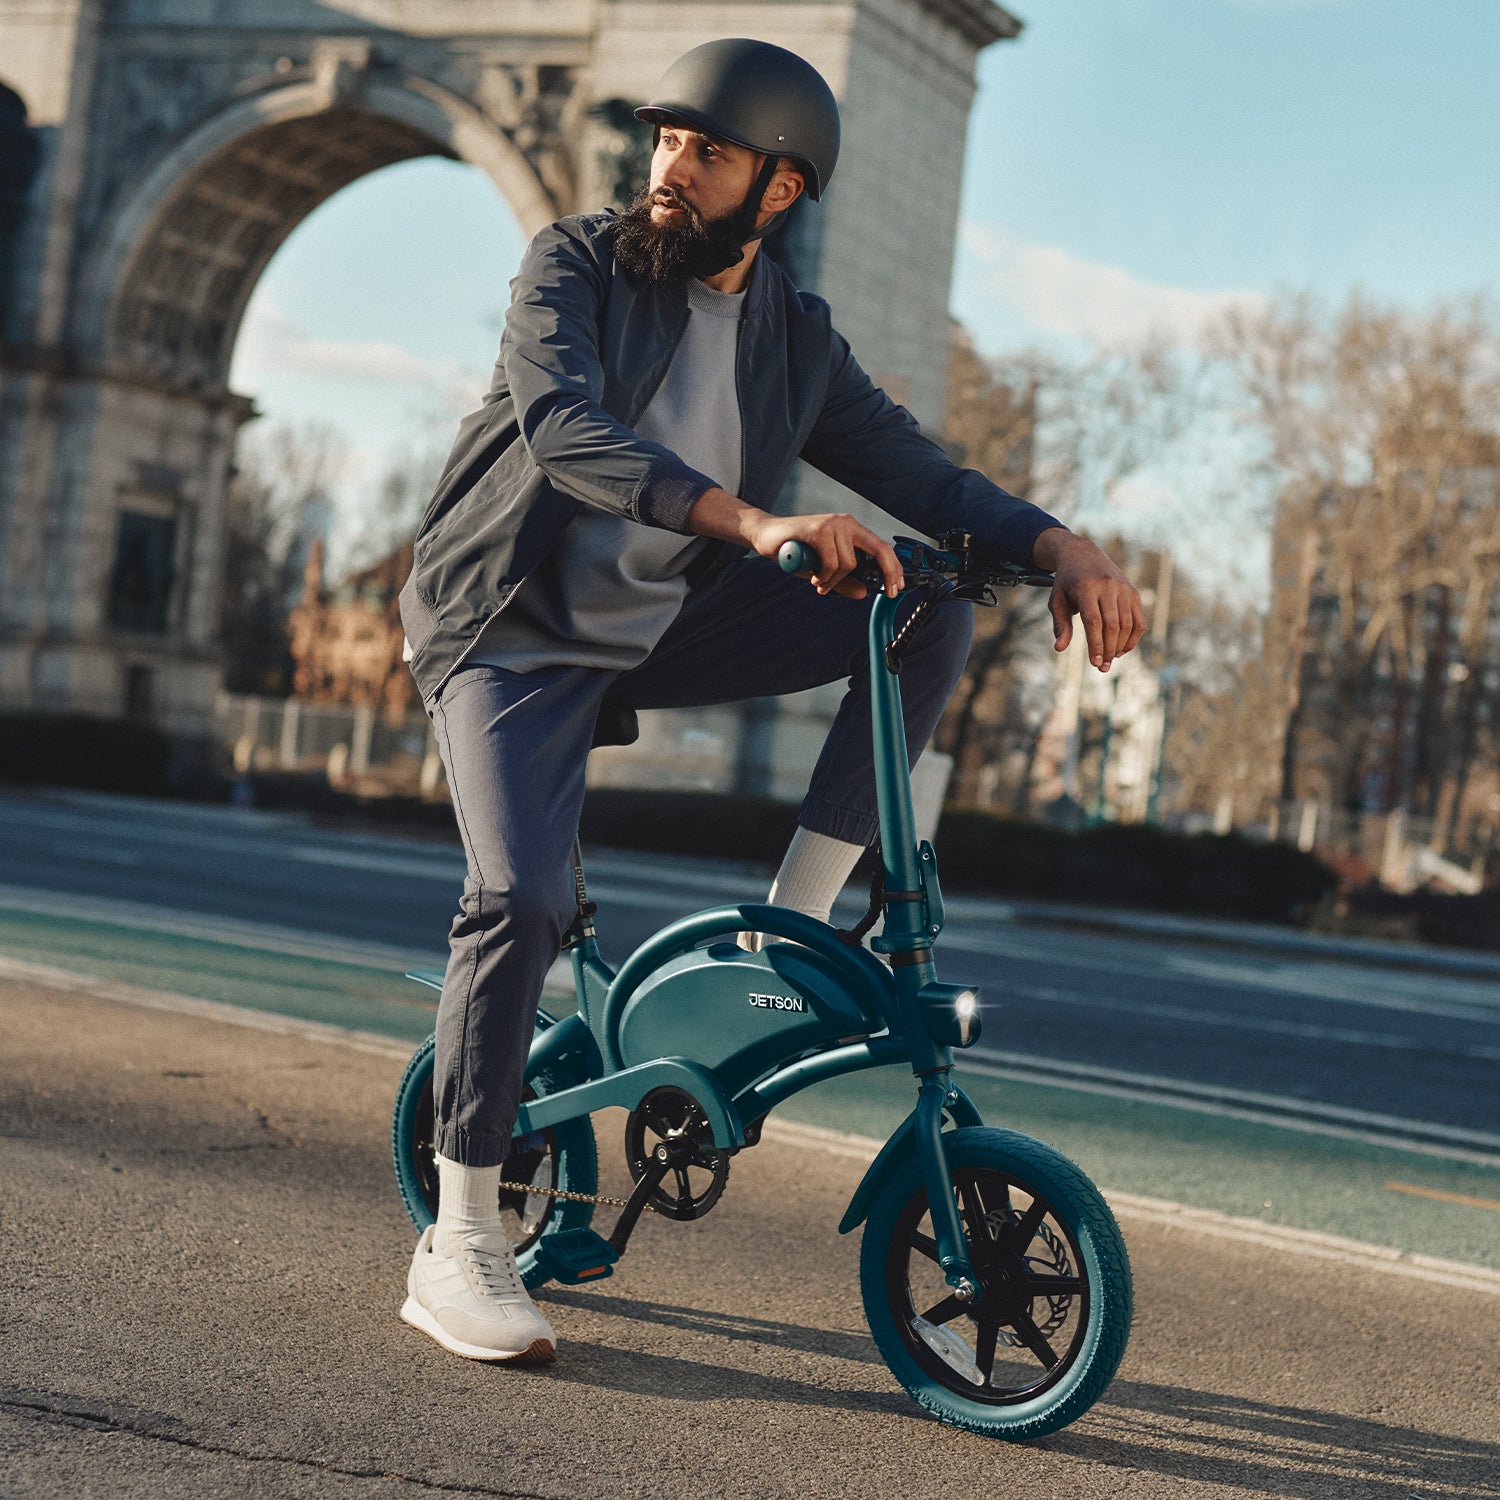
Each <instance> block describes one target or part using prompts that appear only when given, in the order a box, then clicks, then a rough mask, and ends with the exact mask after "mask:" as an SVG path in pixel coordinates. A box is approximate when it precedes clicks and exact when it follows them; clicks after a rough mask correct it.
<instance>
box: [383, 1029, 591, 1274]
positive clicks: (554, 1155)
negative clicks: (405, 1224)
mask: <svg viewBox="0 0 1500 1500" xmlns="http://www.w3.org/2000/svg"><path fill="white" fill-rule="evenodd" d="M552 1024H554V1023H553V1021H552V1018H551V1017H550V1016H547V1015H545V1014H542V1013H539V1014H538V1018H537V1027H538V1029H539V1030H540V1029H542V1028H544V1027H546V1026H550V1025H552ZM435 1045H436V1038H435V1037H428V1038H427V1040H426V1041H425V1042H423V1043H422V1045H421V1046H420V1047H418V1048H417V1050H416V1052H415V1053H413V1055H412V1059H411V1061H410V1062H409V1063H407V1065H406V1072H405V1073H404V1074H403V1075H402V1079H401V1083H400V1085H399V1086H398V1088H397V1090H396V1110H395V1114H394V1116H393V1118H392V1120H391V1154H392V1156H393V1157H394V1160H395V1167H396V1185H397V1187H399V1189H400V1191H401V1201H402V1203H403V1204H405V1206H406V1212H407V1214H408V1215H409V1216H410V1218H411V1221H412V1223H413V1224H415V1225H416V1226H417V1228H418V1230H422V1229H425V1228H426V1227H427V1226H428V1225H429V1224H431V1223H432V1222H433V1221H434V1220H435V1219H436V1218H437V1206H438V1174H437V1160H436V1156H437V1152H436V1148H435V1147H434V1145H433V1136H434V1133H435V1132H434V1129H433V1118H434V1115H433V1105H432V1057H433V1049H434V1046H435ZM567 1082H568V1080H567V1079H565V1078H561V1077H558V1076H555V1075H553V1074H551V1073H541V1074H538V1075H535V1076H533V1075H532V1074H530V1073H529V1072H528V1074H527V1080H526V1089H525V1093H524V1095H523V1097H524V1098H527V1099H534V1098H536V1096H537V1095H538V1094H546V1093H553V1092H556V1090H558V1089H560V1088H564V1087H566V1086H567ZM528 1188H531V1189H544V1190H550V1191H533V1192H528V1191H525V1190H526V1189H528ZM557 1190H561V1191H562V1192H565V1193H580V1194H586V1195H589V1196H592V1195H593V1194H595V1193H597V1192H598V1191H599V1155H598V1149H597V1147H596V1146H595V1143H594V1127H593V1125H592V1123H591V1122H590V1121H589V1118H588V1117H587V1116H586V1115H585V1116H583V1117H581V1118H579V1119H576V1120H565V1121H564V1122H563V1123H562V1124H560V1125H554V1126H552V1127H551V1128H549V1129H547V1130H538V1131H533V1132H532V1134H530V1135H527V1136H517V1137H516V1138H515V1139H514V1140H513V1141H512V1142H511V1148H510V1155H509V1156H508V1157H507V1158H506V1161H505V1167H504V1170H503V1171H502V1172H501V1174H500V1218H501V1221H502V1223H503V1224H504V1226H505V1232H506V1235H507V1237H508V1238H509V1239H510V1242H511V1244H512V1245H513V1246H514V1247H515V1251H516V1265H517V1267H518V1269H519V1270H520V1272H521V1280H522V1281H524V1282H525V1283H526V1285H527V1286H528V1287H531V1288H536V1287H539V1286H541V1285H543V1284H544V1283H545V1282H546V1281H547V1280H548V1275H547V1272H546V1271H544V1270H543V1269H542V1267H541V1266H540V1265H539V1264H538V1261H537V1254H536V1242H537V1241H538V1240H539V1239H540V1238H541V1237H542V1235H544V1234H550V1233H552V1232H553V1231H555V1230H562V1229H586V1228H587V1227H588V1224H589V1221H590V1219H591V1218H592V1217H593V1213H594V1205H593V1204H592V1203H578V1202H574V1201H572V1200H570V1199H567V1198H556V1197H553V1196H551V1192H552V1191H557Z"/></svg>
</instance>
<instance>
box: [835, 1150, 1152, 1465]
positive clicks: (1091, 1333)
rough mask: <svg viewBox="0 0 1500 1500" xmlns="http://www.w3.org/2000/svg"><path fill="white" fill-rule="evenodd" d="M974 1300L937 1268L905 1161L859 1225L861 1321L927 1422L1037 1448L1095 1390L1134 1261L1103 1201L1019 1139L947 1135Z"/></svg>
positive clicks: (1123, 1313) (1117, 1350) (915, 1171)
mask: <svg viewBox="0 0 1500 1500" xmlns="http://www.w3.org/2000/svg"><path fill="white" fill-rule="evenodd" d="M943 1140H944V1145H945V1146H946V1148H947V1156H948V1167H949V1173H950V1176H951V1178H952V1181H953V1185H954V1188H955V1190H956V1192H957V1196H958V1203H959V1211H960V1217H961V1220H962V1222H963V1228H964V1237H965V1240H966V1242H967V1247H968V1253H969V1258H970V1261H971V1263H972V1265H973V1268H974V1272H975V1276H976V1279H977V1280H978V1282H979V1287H980V1290H979V1294H978V1295H977V1296H976V1297H974V1298H973V1299H972V1300H970V1301H968V1302H963V1301H960V1300H959V1299H958V1298H957V1297H956V1296H955V1295H954V1294H953V1288H952V1287H950V1286H949V1285H948V1284H947V1281H946V1278H945V1276H944V1273H943V1271H942V1270H941V1268H940V1267H939V1266H938V1263H937V1255H938V1251H937V1242H936V1240H935V1238H934V1236H933V1229H932V1217H931V1214H930V1213H929V1211H928V1205H927V1193H926V1190H925V1188H924V1187H923V1186H922V1180H921V1172H920V1168H919V1165H918V1162H917V1159H916V1156H915V1154H913V1155H912V1156H911V1157H909V1158H908V1160H907V1161H906V1162H905V1163H903V1165H902V1166H901V1167H900V1168H898V1169H897V1170H896V1171H895V1173H894V1174H893V1175H892V1178H891V1180H890V1181H888V1182H887V1183H886V1186H885V1190H884V1191H883V1192H882V1193H881V1195H880V1199H879V1202H878V1203H877V1204H876V1207H875V1208H874V1210H873V1211H872V1212H871V1214H870V1217H869V1221H868V1223H867V1224H866V1226H865V1232H864V1241H863V1243H862V1245H861V1247H860V1285H861V1290H862V1292H863V1295H864V1304H865V1315H866V1317H867V1318H868V1319H869V1322H870V1331H871V1332H872V1333H873V1334H874V1335H875V1342H876V1344H877V1345H878V1346H879V1348H880V1352H881V1354H882V1355H883V1356H884V1357H885V1361H886V1363H887V1364H888V1365H889V1366H890V1368H891V1372H892V1373H893V1374H894V1375H895V1376H896V1378H897V1379H898V1380H899V1381H900V1382H901V1384H902V1385H903V1386H905V1387H906V1389H907V1391H908V1392H909V1393H910V1394H911V1395H912V1396H913V1397H914V1398H915V1399H916V1400H917V1401H918V1402H919V1403H920V1404H921V1405H922V1406H924V1407H926V1408H927V1410H929V1411H930V1412H932V1413H933V1414H934V1415H935V1416H937V1417H939V1418H941V1419H942V1420H943V1421H945V1422H952V1423H954V1424H955V1425H956V1426H959V1427H965V1428H967V1429H968V1430H969V1431H971V1432H978V1433H982V1434H984V1435H986V1436H988V1437H998V1438H1006V1439H1010V1440H1021V1439H1025V1438H1033V1437H1041V1436H1042V1435H1044V1434H1045V1433H1049V1432H1055V1431H1057V1429H1058V1428H1060V1427H1065V1426H1067V1424H1068V1423H1069V1422H1072V1421H1075V1420H1076V1419H1077V1418H1078V1417H1080V1416H1081V1415H1082V1414H1083V1413H1084V1412H1086V1411H1087V1410H1088V1409H1089V1408H1090V1407H1091V1406H1092V1405H1093V1404H1094V1402H1095V1401H1096V1400H1098V1398H1099V1396H1100V1394H1101V1393H1102V1392H1103V1390H1104V1388H1105V1386H1107V1385H1108V1384H1109V1382H1110V1380H1111V1379H1112V1378H1113V1376H1114V1373H1115V1370H1116V1369H1117V1368H1118V1366H1119V1363H1120V1359H1121V1357H1122V1356H1123V1354H1124V1352H1125V1342H1126V1339H1127V1338H1128V1337H1129V1333H1130V1316H1131V1282H1130V1262H1129V1260H1128V1259H1127V1257H1126V1254H1125V1244H1124V1241H1123V1240H1122V1239H1121V1237H1120V1230H1119V1226H1118V1225H1117V1224H1116V1223H1115V1219H1114V1215H1113V1214H1112V1213H1111V1212H1110V1211H1109V1207H1108V1205H1107V1204H1106V1203H1105V1202H1104V1199H1103V1197H1102V1196H1101V1195H1100V1193H1099V1190H1098V1189H1097V1188H1096V1187H1095V1186H1094V1185H1093V1183H1091V1182H1090V1181H1089V1180H1088V1178H1087V1177H1085V1176H1084V1174H1083V1173H1082V1172H1081V1171H1080V1170H1079V1169H1078V1168H1077V1167H1076V1166H1074V1165H1073V1163H1072V1162H1070V1161H1069V1160H1068V1159H1067V1158H1066V1157H1065V1156H1063V1155H1061V1154H1060V1153H1059V1152H1057V1151H1054V1150H1053V1149H1052V1148H1051V1147H1050V1146H1045V1145H1043V1144H1042V1143H1041V1142H1040V1141H1035V1140H1032V1139H1031V1138H1030V1137H1029V1136H1024V1135H1017V1134H1016V1133H1015V1132H1013V1131H1009V1130H992V1129H985V1128H973V1129H966V1130H955V1131H951V1132H949V1133H948V1134H946V1135H945V1136H944V1137H943Z"/></svg>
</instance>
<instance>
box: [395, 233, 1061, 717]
mask: <svg viewBox="0 0 1500 1500" xmlns="http://www.w3.org/2000/svg"><path fill="white" fill-rule="evenodd" d="M613 218H614V215H613V214H609V213H604V214H591V215H587V216H581V217H574V218H567V219H561V220H559V221H558V222H557V223H556V224H553V225H551V226H550V227H549V228H547V229H544V230H543V231H542V232H541V233H540V234H539V235H537V237H536V238H535V239H534V240H533V241H532V242H531V245H530V247H529V248H528V249H527V251H526V255H525V258H524V259H523V260H522V262H521V269H520V271H519V273H518V274H517V276H516V279H515V280H514V281H513V282H512V283H511V305H510V311H509V312H508V313H507V315H506V319H505V333H504V336H503V338H502V339H501V342H500V356H499V358H498V360H497V361H496V363H495V374H494V379H493V381H492V383H491V385H490V389H489V393H488V394H487V395H486V396H485V398H484V404H483V405H482V406H481V407H480V408H479V410H478V411H476V412H473V413H471V414H470V415H469V416H467V417H465V418H464V420H463V422H462V424H461V425H460V427H459V432H458V439H457V441H456V442H455V443H454V446H453V451H452V453H451V454H450V455H449V457H448V462H447V465H446V467H445V468H444V470H443V474H442V478H441V479H440V480H439V482H438V487H437V491H436V493H435V494H434V495H433V497H432V500H431V502H430V503H429V505H428V506H427V509H426V511H425V512H424V514H423V516H422V519H421V522H420V524H419V525H418V528H417V535H416V542H415V546H414V556H413V564H412V572H411V577H410V578H409V579H408V581H407V584H406V587H405V588H404V589H403V590H402V592H401V619H402V624H403V625H404V627H405V629H406V636H407V639H408V640H409V641H410V643H411V648H412V663H411V666H412V672H413V674H414V675H415V677H416V679H417V685H418V687H419V689H420V690H421V692H422V695H423V697H424V698H429V697H431V696H432V694H433V693H435V692H436V691H437V689H438V688H439V687H440V686H441V685H442V683H443V682H444V681H445V680H446V679H447V677H448V675H449V674H450V673H451V672H452V671H453V670H454V668H455V667H456V666H457V665H458V664H459V662H460V661H461V660H462V658H463V655H464V653H465V652H466V651H467V650H468V649H469V647H470V646H472V645H473V643H474V641H475V640H476V639H477V638H478V635H479V632H480V631H481V630H482V629H483V628H484V626H485V624H486V622H487V621H488V620H489V619H490V618H491V616H493V615H494V614H495V612H496V611H497V610H500V609H502V608H504V606H505V603H506V601H507V600H508V599H509V598H510V596H511V594H512V592H513V591H514V590H515V588H516V586H517V585H518V584H519V583H520V582H521V581H522V580H523V579H524V578H525V577H526V576H527V575H528V574H529V573H531V572H532V571H533V570H534V569H535V568H536V567H537V565H538V564H539V563H540V562H541V561H542V559H543V558H544V557H546V555H547V553H548V552H549V551H550V550H551V548H552V547H553V546H554V545H555V544H556V542H557V540H558V538H559V537H560V536H561V535H562V533H563V530H564V528H565V527H566V526H567V525H568V523H569V521H571V520H572V519H573V517H574V516H575V515H577V514H578V513H579V510H580V508H581V507H582V506H585V505H595V506H598V507H599V508H600V509H602V510H608V511H613V512H615V513H616V514H619V515H625V516H628V517H630V518H631V519H632V520H634V521H639V522H641V523H642V524H644V525H647V526H661V527H664V528H666V529H667V530H669V531H676V532H682V533H687V532H688V530H689V528H688V524H687V516H688V512H689V511H690V510H691V509H692V507H693V504H694V502H695V501H696V500H697V499H698V497H699V496H700V495H702V494H703V493H704V491H705V490H708V489H710V488H712V487H713V485H714V484H715V481H714V480H713V479H712V478H710V477H709V476H708V475H706V474H701V473H699V472H698V471H697V470H696V469H693V468H691V467H689V466H688V465H687V464H685V463H684V462H683V461H682V460H681V459H680V458H678V457H677V456H676V454H674V453H672V452H670V451H669V450H668V449H666V448H664V447H662V446H661V445H660V444H658V443H652V442H648V441H646V440H645V439H644V438H641V437H638V436H637V435H636V434H635V432H634V431H633V430H632V428H633V424H634V423H635V422H636V420H637V419H638V418H639V417H640V414H641V413H642V412H643V411H644V410H645V409H646V406H647V403H648V402H649V401H650V400H651V397H652V396H653V395H654V394H655V391H656V388H657V386H658V385H660V383H661V380H662V377H663V376H664V375H665V374H666V372H667V367H668V366H669V365H670V364H671V362H672V356H673V354H674V353H675V351H676V348H677V343H678V340H679V339H680V338H681V337H682V333H683V330H684V329H685V328H686V326H687V320H688V304H687V297H686V294H685V293H684V291H683V290H682V289H681V288H679V287H674V286H666V287H663V286H656V285H654V284H651V283H642V282H639V281H637V280H635V278H633V277H631V276H630V275H629V274H628V273H626V272H625V271H624V270H623V269H622V268H621V267H620V266H619V264H618V263H617V262H616V260H615V258H614V253H613V249H612V232H611V222H612V220H613ZM747 294H748V295H747V298H746V306H745V313H744V322H743V324H742V325H741V330H740V339H739V352H738V357H737V370H736V376H737V383H738V390H739V397H740V412H741V416H742V419H743V420H742V430H743V432H744V434H745V439H744V462H743V464H742V467H741V475H742V478H741V483H740V498H741V499H743V500H745V501H747V502H748V503H749V504H751V505H755V506H758V507H760V508H761V509H763V510H772V509H774V508H775V505H776V500H777V497H778V496H779V495H780V494H781V491H782V487H783V486H784V485H785V483H786V481H787V477H788V475H789V474H790V473H791V469H792V465H793V463H794V462H795V461H796V460H797V458H798V457H801V458H805V459H806V460H807V461H808V462H809V463H811V464H812V465H814V466H815V467H816V468H819V469H821V470H822V471H823V472H824V473H825V474H828V475H830V476H832V477H833V478H834V479H836V480H838V481H839V483H841V484H844V485H847V486H848V487H849V488H850V489H851V490H854V491H855V492H856V493H857V494H860V495H863V496H864V497H865V498H866V499H867V500H870V501H872V502H873V503H874V504H876V505H878V506H879V507H880V508H881V509H882V510H884V511H886V512H888V513H889V514H890V515H892V516H894V517H895V518H896V519H897V520H898V521H900V522H902V523H903V525H905V526H906V527H908V528H910V529H912V530H915V531H918V532H923V533H926V534H927V535H929V536H936V535H937V534H939V533H940V532H943V531H951V530H957V529H962V530H965V531H970V532H973V533H974V535H975V536H977V537H979V538H981V539H982V540H984V541H987V542H990V543H993V544H994V545H996V546H998V547H1000V548H1001V549H1002V550H1003V551H1004V553H1005V555H1006V556H1008V557H1010V558H1012V559H1014V560H1015V561H1017V562H1030V561H1031V548H1032V544H1033V542H1035V540H1036V538H1037V536H1038V535H1039V534H1040V533H1041V532H1042V531H1044V530H1046V528H1047V527H1049V526H1056V525H1058V524H1059V523H1058V522H1057V521H1055V520H1053V518H1052V517H1051V516H1049V515H1047V514H1046V513H1045V512H1044V511H1041V510H1038V509H1037V507H1036V506H1034V505H1031V504H1029V503H1028V502H1027V501H1025V500H1019V499H1017V498H1016V497H1015V496H1014V495H1010V494H1007V493H1006V492H1005V491H1004V490H1002V489H1000V488H998V487H997V486H996V485H994V484H991V483H990V481H989V480H987V479H986V478H984V476H983V475H981V474H979V473H977V472H976V471H974V470H973V469H961V468H959V467H958V466H957V465H955V464H954V463H953V462H952V461H951V460H950V459H949V458H948V456H947V455H946V454H945V453H944V452H943V450H942V449H941V448H939V447H938V445H937V444H936V443H933V442H931V441H930V440H929V439H927V438H925V437H923V436H922V434H921V432H920V431H919V430H918V427H917V424H916V421H915V420H914V419H913V417H912V415H911V413H910V412H908V411H906V410H905V409H904V408H902V407H899V406H897V405H895V403H894V402H892V401H891V399H890V398H889V397H888V396H887V395H886V394H885V392H884V391H882V390H880V389H879V388H878V387H877V386H876V385H875V384H874V383H873V382H872V381H871V380H870V378H869V376H867V375H866V374H865V372H864V371H863V370H862V369H860V367H859V365H858V363H857V362H856V361H855V358H854V356H853V354H852V353H851V352H850V350H849V345H848V344H847V343H846V342H845V340H844V339H843V338H841V337H840V336H839V334H838V333H837V332H836V331H835V330H834V328H833V325H832V322H831V320H830V317H829V310H828V304H827V303H826V302H824V301H823V300H822V298H820V297H815V296H812V295H811V294H809V293H807V292H800V291H798V290H797V288H796V287H795V286H793V284H792V282H791V281H790V279H789V278H788V277H787V275H786V273H785V272H784V271H783V270H782V269H781V267H780V266H779V265H777V264H776V262H775V261H774V260H772V259H771V258H770V257H769V256H767V255H758V256H757V257H756V260H755V265H754V268H753V271H752V274H751V277H750V282H749V286H748V288H747Z"/></svg>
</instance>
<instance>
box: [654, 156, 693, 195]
mask: <svg viewBox="0 0 1500 1500" xmlns="http://www.w3.org/2000/svg"><path fill="white" fill-rule="evenodd" d="M657 168H658V177H657V181H658V183H659V185H660V186H662V187H674V188H681V187H686V186H687V184H688V181H689V179H690V176H691V174H690V173H689V172H688V170H687V161H686V159H685V153H684V152H682V151H680V150H679V151H669V150H668V149H667V148H666V147H662V149H661V151H660V152H659V153H658V160H657Z"/></svg>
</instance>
